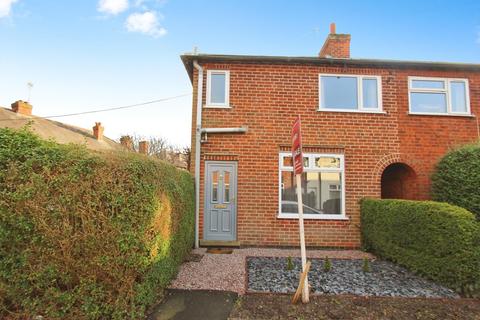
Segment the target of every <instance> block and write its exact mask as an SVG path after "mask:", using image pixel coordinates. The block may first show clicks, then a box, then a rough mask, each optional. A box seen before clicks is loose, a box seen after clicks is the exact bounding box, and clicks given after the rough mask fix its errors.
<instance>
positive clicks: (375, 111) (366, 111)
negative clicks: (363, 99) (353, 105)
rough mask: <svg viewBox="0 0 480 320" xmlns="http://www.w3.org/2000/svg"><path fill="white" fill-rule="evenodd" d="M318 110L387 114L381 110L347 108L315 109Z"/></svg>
mask: <svg viewBox="0 0 480 320" xmlns="http://www.w3.org/2000/svg"><path fill="white" fill-rule="evenodd" d="M317 111H319V112H346V113H378V114H387V113H386V112H385V111H383V110H349V109H317Z"/></svg>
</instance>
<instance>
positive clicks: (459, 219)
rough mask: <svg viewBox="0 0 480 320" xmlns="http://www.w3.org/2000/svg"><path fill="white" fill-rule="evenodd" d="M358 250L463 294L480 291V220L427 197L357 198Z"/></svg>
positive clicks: (458, 208) (465, 211)
mask: <svg viewBox="0 0 480 320" xmlns="http://www.w3.org/2000/svg"><path fill="white" fill-rule="evenodd" d="M361 225H362V230H361V231H362V242H363V245H364V248H365V249H366V250H368V251H371V252H373V253H375V254H376V255H378V256H380V257H382V258H385V259H388V260H391V261H393V262H396V263H398V264H400V265H402V266H404V267H406V268H407V269H409V270H411V271H413V272H416V273H418V274H421V275H423V276H425V277H427V278H429V279H431V280H433V281H436V282H438V283H441V284H443V285H445V286H448V287H450V288H452V289H454V290H456V291H458V292H461V293H463V294H465V295H467V296H470V295H477V294H478V293H480V224H479V223H478V222H477V221H476V220H475V217H474V215H473V214H472V213H471V212H468V211H467V210H465V209H463V208H460V207H456V206H453V205H450V204H447V203H440V202H433V201H409V200H377V199H375V200H374V199H364V200H362V202H361Z"/></svg>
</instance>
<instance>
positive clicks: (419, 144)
mask: <svg viewBox="0 0 480 320" xmlns="http://www.w3.org/2000/svg"><path fill="white" fill-rule="evenodd" d="M181 58H182V61H183V63H184V65H185V68H186V70H187V72H188V75H189V77H190V80H191V81H192V84H193V116H192V166H191V170H192V172H193V173H195V176H196V182H197V183H196V185H197V190H196V192H197V210H198V212H197V214H198V218H197V239H198V240H199V244H200V245H209V244H216V245H221V244H225V245H228V244H235V245H245V246H294V245H298V243H299V240H298V239H299V235H298V221H297V203H296V194H295V179H294V176H293V168H292V158H291V151H290V148H291V145H290V143H291V141H290V139H291V127H292V125H293V122H294V120H295V118H296V116H297V115H300V116H301V119H302V136H303V152H304V157H305V159H304V167H305V170H304V171H305V173H304V174H303V176H302V190H303V199H304V212H305V232H306V243H307V246H312V247H345V248H357V247H359V246H360V206H359V200H360V199H362V198H364V197H374V198H381V197H382V198H403V199H428V198H429V190H430V175H431V173H432V171H433V170H434V166H435V163H436V162H437V160H438V159H439V158H440V157H441V156H442V155H444V154H445V153H446V152H447V150H449V149H450V148H452V147H455V146H457V145H461V144H464V143H468V142H472V141H474V140H476V139H479V125H478V118H477V116H478V115H479V114H480V65H479V64H464V63H444V62H421V61H396V60H377V59H355V58H351V57H350V35H348V34H337V33H336V32H335V25H334V24H332V25H331V27H330V34H329V35H328V37H327V39H326V41H325V44H324V45H323V47H322V48H321V50H320V53H319V54H318V56H313V57H284V56H242V55H217V54H185V55H182V57H181ZM197 245H198V242H197Z"/></svg>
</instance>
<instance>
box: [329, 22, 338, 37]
mask: <svg viewBox="0 0 480 320" xmlns="http://www.w3.org/2000/svg"><path fill="white" fill-rule="evenodd" d="M335 29H336V28H335V22H332V23H330V34H335V33H337V32H336V30H335Z"/></svg>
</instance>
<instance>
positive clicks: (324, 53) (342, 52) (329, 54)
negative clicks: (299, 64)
mask: <svg viewBox="0 0 480 320" xmlns="http://www.w3.org/2000/svg"><path fill="white" fill-rule="evenodd" d="M318 56H319V57H320V58H343V59H349V58H350V35H349V34H338V33H336V26H335V23H332V24H330V34H329V35H328V37H327V40H325V43H324V44H323V47H322V49H321V50H320V53H319V54H318Z"/></svg>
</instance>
